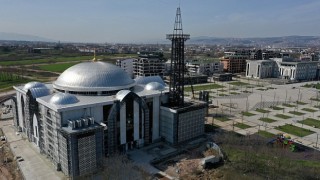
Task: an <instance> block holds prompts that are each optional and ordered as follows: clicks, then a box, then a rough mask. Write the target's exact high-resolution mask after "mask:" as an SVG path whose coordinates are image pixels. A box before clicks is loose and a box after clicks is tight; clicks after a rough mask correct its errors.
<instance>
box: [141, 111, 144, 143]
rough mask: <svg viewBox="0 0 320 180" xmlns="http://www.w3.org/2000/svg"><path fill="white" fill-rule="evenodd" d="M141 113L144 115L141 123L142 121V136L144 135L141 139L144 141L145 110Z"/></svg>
mask: <svg viewBox="0 0 320 180" xmlns="http://www.w3.org/2000/svg"><path fill="white" fill-rule="evenodd" d="M141 113H142V115H141V121H142V128H141V131H142V132H141V134H142V137H141V139H142V140H143V139H144V113H145V110H142V111H141Z"/></svg>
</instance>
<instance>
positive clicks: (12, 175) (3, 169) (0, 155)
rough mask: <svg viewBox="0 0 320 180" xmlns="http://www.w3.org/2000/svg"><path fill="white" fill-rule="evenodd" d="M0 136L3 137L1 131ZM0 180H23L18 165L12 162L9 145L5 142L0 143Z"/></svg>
mask: <svg viewBox="0 0 320 180" xmlns="http://www.w3.org/2000/svg"><path fill="white" fill-rule="evenodd" d="M0 135H1V136H2V135H3V133H2V130H1V129H0ZM0 179H1V180H11V179H23V178H22V174H21V172H20V171H19V168H18V164H17V162H16V161H15V160H14V157H13V154H12V152H11V150H10V147H9V144H8V143H7V142H5V141H0Z"/></svg>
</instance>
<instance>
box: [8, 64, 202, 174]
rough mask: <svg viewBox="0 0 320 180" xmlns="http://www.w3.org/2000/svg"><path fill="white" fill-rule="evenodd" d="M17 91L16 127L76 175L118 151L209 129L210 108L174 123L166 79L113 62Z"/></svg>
mask: <svg viewBox="0 0 320 180" xmlns="http://www.w3.org/2000/svg"><path fill="white" fill-rule="evenodd" d="M14 89H15V90H16V99H15V100H14V112H17V113H15V114H14V124H15V126H16V127H17V129H19V130H20V131H22V134H23V135H25V136H26V137H27V138H28V140H29V141H30V142H32V143H34V145H35V146H36V147H38V149H39V151H40V152H41V153H43V154H45V155H46V156H47V157H48V158H49V159H50V161H51V162H52V163H53V164H54V165H55V167H56V169H57V170H61V171H62V172H63V173H64V174H66V175H67V176H69V177H71V178H75V177H78V176H82V175H86V174H89V173H93V172H95V171H97V170H98V169H99V167H101V166H102V163H103V158H104V157H107V156H109V155H112V154H113V153H115V152H126V151H128V150H130V149H133V148H139V147H142V146H145V145H148V144H150V143H153V142H157V141H159V140H161V139H163V138H165V140H166V141H167V142H168V143H172V144H178V143H181V142H183V141H186V140H189V139H192V138H195V137H197V136H199V135H202V134H203V133H204V116H205V109H204V108H199V110H194V108H193V110H192V111H189V110H188V111H186V112H185V111H182V112H181V113H180V114H179V115H176V116H173V115H172V117H171V116H170V118H171V120H170V121H168V119H167V118H166V117H167V116H168V115H169V114H170V113H168V111H167V109H168V108H166V107H165V106H162V104H163V105H165V104H167V102H168V88H167V87H166V85H165V84H164V82H163V80H162V79H161V78H160V77H140V78H139V79H137V80H133V79H132V78H130V77H129V75H128V74H127V73H126V72H125V71H124V70H122V69H120V68H119V67H118V66H115V65H112V64H109V63H104V62H84V63H80V64H77V65H74V66H72V67H70V68H69V69H67V70H66V71H64V72H63V73H62V74H61V75H60V76H59V77H58V79H57V80H56V81H55V82H53V83H52V84H43V83H40V82H30V83H27V84H25V85H23V86H15V87H14ZM202 106H203V105H201V107H202ZM194 107H197V106H194ZM193 114H196V116H195V115H193ZM195 118H196V121H195V120H194V119H195Z"/></svg>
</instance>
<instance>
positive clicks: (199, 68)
mask: <svg viewBox="0 0 320 180" xmlns="http://www.w3.org/2000/svg"><path fill="white" fill-rule="evenodd" d="M186 68H187V70H188V72H190V73H196V74H205V75H212V74H214V73H221V72H222V71H223V65H222V64H221V62H220V60H219V59H217V60H189V61H187V63H186Z"/></svg>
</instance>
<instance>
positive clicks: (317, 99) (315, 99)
mask: <svg viewBox="0 0 320 180" xmlns="http://www.w3.org/2000/svg"><path fill="white" fill-rule="evenodd" d="M310 100H312V101H320V99H319V98H310Z"/></svg>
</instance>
